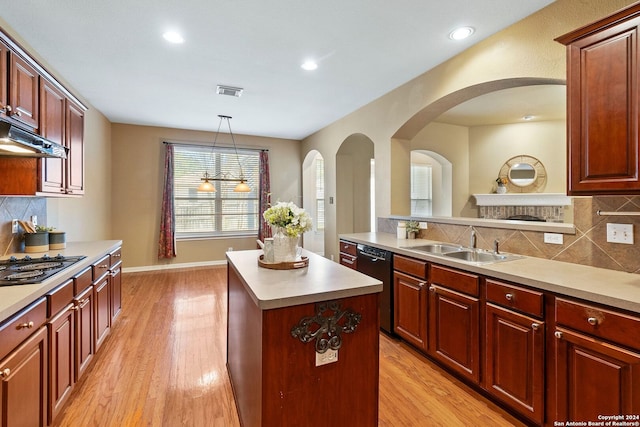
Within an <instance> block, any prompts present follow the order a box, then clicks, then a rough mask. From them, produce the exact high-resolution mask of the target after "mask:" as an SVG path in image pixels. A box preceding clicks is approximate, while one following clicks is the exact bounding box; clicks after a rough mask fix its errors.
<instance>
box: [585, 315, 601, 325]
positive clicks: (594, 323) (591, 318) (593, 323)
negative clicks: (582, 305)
mask: <svg viewBox="0 0 640 427" xmlns="http://www.w3.org/2000/svg"><path fill="white" fill-rule="evenodd" d="M587 322H588V323H589V324H590V325H591V326H596V325H597V324H598V319H596V318H595V317H589V318H588V319H587Z"/></svg>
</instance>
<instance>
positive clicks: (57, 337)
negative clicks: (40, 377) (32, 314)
mask: <svg viewBox="0 0 640 427" xmlns="http://www.w3.org/2000/svg"><path fill="white" fill-rule="evenodd" d="M74 311H75V310H74V306H73V305H72V304H69V305H68V307H66V308H65V309H63V310H62V311H61V312H60V313H58V315H57V316H55V317H54V318H53V319H51V320H50V321H49V323H48V327H49V411H48V416H49V423H52V422H53V419H54V418H55V416H56V415H57V414H58V412H59V411H60V409H61V408H62V406H63V405H64V404H65V402H66V401H67V399H68V398H69V395H70V394H71V389H72V388H73V384H74V362H75V355H74V353H75V335H74V327H73V325H74Z"/></svg>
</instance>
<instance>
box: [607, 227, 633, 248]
mask: <svg viewBox="0 0 640 427" xmlns="http://www.w3.org/2000/svg"><path fill="white" fill-rule="evenodd" d="M607 242H610V243H624V244H625V245H633V224H607Z"/></svg>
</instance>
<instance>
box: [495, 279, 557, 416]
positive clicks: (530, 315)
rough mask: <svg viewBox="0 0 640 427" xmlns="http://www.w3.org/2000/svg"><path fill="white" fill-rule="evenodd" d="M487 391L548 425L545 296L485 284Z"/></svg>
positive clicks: (503, 284) (520, 411) (513, 286)
mask: <svg viewBox="0 0 640 427" xmlns="http://www.w3.org/2000/svg"><path fill="white" fill-rule="evenodd" d="M485 290H486V301H487V303H486V306H485V319H486V320H485V322H486V323H485V337H486V345H485V359H484V360H485V380H484V388H485V389H486V390H487V391H488V392H489V393H491V394H492V395H493V396H495V397H497V398H498V399H500V400H501V401H503V402H505V403H506V404H507V405H509V406H510V407H511V408H513V409H515V410H516V411H518V412H519V413H520V414H522V415H524V416H525V417H527V418H529V419H530V420H532V421H534V422H535V423H537V424H542V422H543V421H544V414H545V410H544V403H545V387H544V384H545V339H546V338H545V326H546V324H545V321H544V317H543V316H544V295H543V294H542V293H541V292H538V291H534V290H530V289H524V288H522V287H519V286H515V285H512V284H509V283H503V282H498V281H495V280H492V279H486V283H485Z"/></svg>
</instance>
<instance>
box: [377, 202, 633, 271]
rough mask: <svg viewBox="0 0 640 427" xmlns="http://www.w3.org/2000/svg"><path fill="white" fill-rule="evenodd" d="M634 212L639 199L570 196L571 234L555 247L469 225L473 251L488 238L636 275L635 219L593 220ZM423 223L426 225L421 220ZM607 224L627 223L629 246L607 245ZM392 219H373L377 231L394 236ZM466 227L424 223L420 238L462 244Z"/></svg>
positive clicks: (512, 248)
mask: <svg viewBox="0 0 640 427" xmlns="http://www.w3.org/2000/svg"><path fill="white" fill-rule="evenodd" d="M599 210H600V211H605V212H611V211H612V212H640V196H594V197H574V198H573V224H574V225H575V228H576V234H574V235H572V234H564V235H563V237H564V242H563V244H561V245H556V244H549V243H544V233H542V232H536V231H522V230H507V229H499V228H490V227H478V226H475V227H474V228H475V229H476V232H477V238H478V247H480V248H483V249H491V248H492V245H493V241H494V240H496V239H497V240H498V241H499V242H500V248H501V250H503V251H504V252H511V253H516V254H521V255H527V256H535V257H539V258H546V259H553V260H557V261H564V262H571V263H574V264H582V265H589V266H593V267H601V268H608V269H612V270H620V271H626V272H629V273H640V216H624V215H622V216H599V215H598V214H597V213H596V212H597V211H599ZM427 222H428V221H427ZM607 223H615V224H632V225H633V226H634V229H633V234H634V244H633V245H626V244H619V243H609V242H607ZM396 224H397V220H394V219H388V218H379V219H378V231H382V232H387V233H395V232H396ZM470 232H471V227H470V226H468V225H455V224H441V223H432V222H429V228H428V229H427V230H420V233H419V236H418V237H420V238H424V239H430V240H438V241H443V242H450V243H458V244H461V245H464V246H467V245H468V243H469V237H470Z"/></svg>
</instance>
